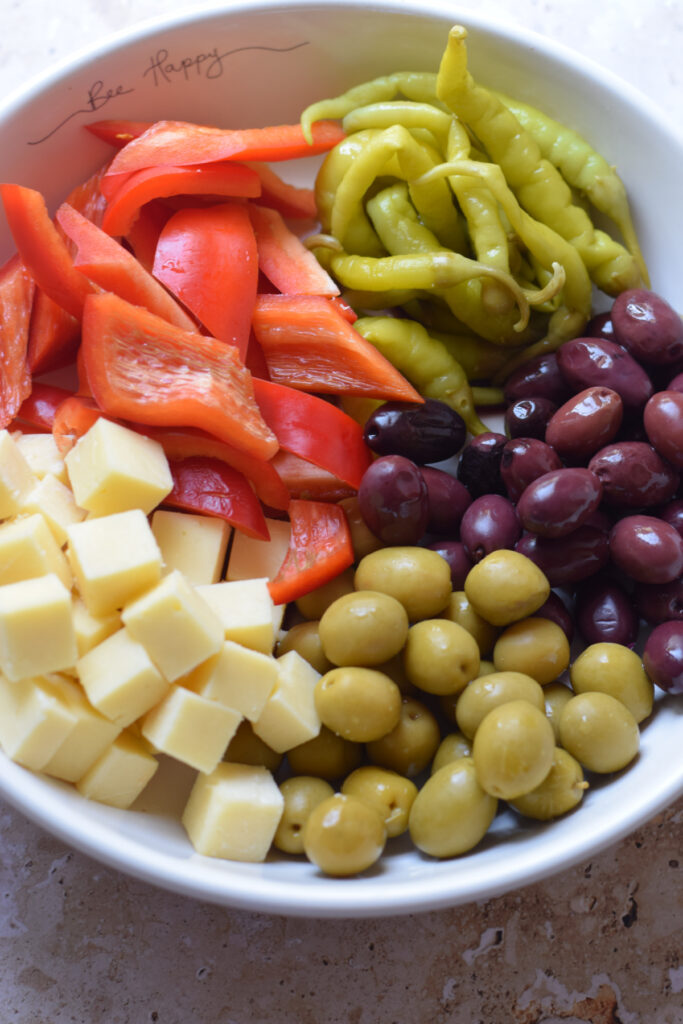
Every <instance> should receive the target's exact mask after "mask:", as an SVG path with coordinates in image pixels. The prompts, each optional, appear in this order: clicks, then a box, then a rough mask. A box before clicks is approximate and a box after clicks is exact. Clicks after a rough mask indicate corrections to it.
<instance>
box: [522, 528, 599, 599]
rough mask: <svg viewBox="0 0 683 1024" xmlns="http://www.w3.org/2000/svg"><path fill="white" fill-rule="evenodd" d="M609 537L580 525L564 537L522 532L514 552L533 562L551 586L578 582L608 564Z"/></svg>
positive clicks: (597, 530) (594, 529)
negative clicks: (539, 535)
mask: <svg viewBox="0 0 683 1024" xmlns="http://www.w3.org/2000/svg"><path fill="white" fill-rule="evenodd" d="M608 538H609V535H608V534H607V533H605V531H604V530H600V529H597V528H596V527H595V526H588V525H584V526H579V528H578V529H577V530H574V531H573V532H572V533H570V534H568V535H567V536H566V537H538V536H537V535H536V534H533V533H525V534H523V536H522V537H520V539H519V540H518V541H517V544H516V545H515V549H516V550H517V551H519V552H520V553H521V554H523V555H526V556H527V558H530V559H531V561H532V562H534V563H535V564H536V565H537V566H538V568H539V569H540V570H541V572H542V573H543V574H544V575H545V576H546V577H547V579H548V582H549V583H550V586H551V587H563V586H566V585H567V584H570V583H579V582H580V581H581V580H585V579H587V578H588V577H589V576H592V575H593V573H596V572H598V571H599V570H600V569H603V568H604V567H605V565H606V564H607V562H608V561H609V539H608Z"/></svg>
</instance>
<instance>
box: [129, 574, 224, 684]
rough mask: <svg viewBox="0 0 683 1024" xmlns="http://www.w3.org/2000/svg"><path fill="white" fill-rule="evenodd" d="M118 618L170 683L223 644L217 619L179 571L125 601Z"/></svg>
mask: <svg viewBox="0 0 683 1024" xmlns="http://www.w3.org/2000/svg"><path fill="white" fill-rule="evenodd" d="M121 619H122V621H123V623H124V625H125V626H126V628H127V629H128V632H129V633H130V635H131V636H132V637H134V638H135V639H136V640H137V641H138V642H139V643H141V644H142V645H143V647H144V648H145V650H146V651H147V653H148V654H149V656H150V658H151V659H152V661H153V662H154V664H155V665H156V666H157V668H159V669H160V671H161V672H162V673H163V674H164V675H165V676H166V678H167V679H168V680H169V682H175V680H176V679H179V678H180V676H183V675H185V674H186V673H187V672H190V671H191V670H192V669H193V668H195V667H196V666H197V665H199V663H200V662H202V661H205V660H206V659H207V658H210V657H211V655H212V654H216V652H217V651H219V650H220V647H221V644H222V643H223V628H222V626H221V623H220V622H219V620H218V618H217V617H216V615H214V613H213V611H212V610H211V608H210V607H209V606H208V605H207V603H206V601H204V600H203V599H202V598H201V597H200V596H199V594H198V593H197V591H196V590H195V588H194V587H191V586H190V584H189V583H188V582H187V580H186V579H185V577H184V576H183V574H182V573H181V572H178V570H176V571H174V572H172V573H170V574H169V575H168V576H164V577H163V578H162V579H161V580H160V581H159V583H157V584H156V586H155V587H152V589H151V590H148V591H146V593H144V594H143V595H142V596H141V597H138V598H137V600H135V601H132V602H131V603H130V604H127V605H126V606H125V608H124V609H123V612H122V613H121Z"/></svg>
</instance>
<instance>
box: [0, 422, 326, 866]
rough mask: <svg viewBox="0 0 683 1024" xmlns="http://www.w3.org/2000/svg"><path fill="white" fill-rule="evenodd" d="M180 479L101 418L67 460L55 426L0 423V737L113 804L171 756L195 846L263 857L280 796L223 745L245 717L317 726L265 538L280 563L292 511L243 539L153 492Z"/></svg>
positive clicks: (158, 456)
mask: <svg viewBox="0 0 683 1024" xmlns="http://www.w3.org/2000/svg"><path fill="white" fill-rule="evenodd" d="M172 483H173V481H172V477H171V473H170V469H169V466H168V462H167V460H166V456H165V454H164V452H163V449H162V448H161V446H160V445H159V444H158V443H157V442H156V441H153V440H151V439H149V438H147V437H144V436H143V435H140V434H137V433H135V432H133V431H131V430H128V429H127V428H125V427H123V426H120V425H119V424H116V423H112V422H110V421H108V420H105V419H100V420H98V421H97V423H96V424H95V425H94V426H93V427H92V428H91V429H90V430H89V431H88V433H87V434H86V435H85V436H84V437H82V438H81V439H80V440H79V441H78V443H77V444H76V445H75V446H74V447H73V448H72V449H71V451H70V452H68V454H67V455H66V456H65V457H64V459H63V460H62V459H61V457H60V455H59V452H58V450H57V448H56V446H55V445H54V441H53V439H52V437H51V435H47V434H43V435H38V434H27V435H21V434H15V435H11V434H10V433H8V432H7V431H6V430H5V431H1V432H0V519H2V520H3V522H2V524H1V525H0V746H1V747H2V749H3V750H4V752H5V754H6V755H7V756H8V757H10V758H12V759H13V760H15V761H17V762H18V763H19V764H21V765H23V766H25V767H27V768H30V769H32V770H34V771H37V772H43V773H45V774H47V775H50V776H53V777H56V778H58V779H62V780H65V781H66V782H69V783H73V784H74V785H75V786H76V787H77V789H78V790H79V791H80V792H81V793H82V794H83V796H84V797H88V798H90V799H94V800H98V801H101V802H104V803H107V804H111V805H113V806H115V807H119V808H126V807H130V805H131V804H133V803H134V801H135V800H136V799H137V797H138V796H139V794H140V793H141V792H142V790H143V789H144V787H145V786H146V785H147V783H148V782H149V781H150V779H151V778H152V776H153V775H154V773H155V771H156V770H157V768H158V763H159V762H158V755H159V754H164V755H168V756H170V757H172V758H176V759H178V760H179V761H181V762H184V763H185V764H187V765H189V766H191V767H192V768H193V769H195V770H196V772H197V775H196V780H195V783H194V786H193V788H192V791H191V793H190V797H189V800H188V802H187V804H186V807H185V810H184V813H183V817H182V821H183V824H184V826H185V829H186V830H187V833H188V835H189V837H190V840H191V842H192V843H193V845H194V846H195V848H196V849H197V850H198V851H199V852H200V853H203V854H206V855H209V856H215V857H225V858H229V859H235V860H248V861H258V860H263V859H264V858H265V856H266V854H267V852H268V850H269V848H270V845H271V841H272V837H273V835H274V833H275V830H276V828H277V825H278V823H279V820H280V817H281V814H282V807H283V801H282V796H281V794H280V791H279V789H278V786H277V784H276V782H275V780H274V779H273V777H272V775H271V774H270V772H269V771H268V770H267V769H266V768H264V767H253V766H249V765H244V764H237V763H231V762H230V761H228V760H225V759H224V758H225V755H226V750H227V748H228V745H229V743H230V741H231V739H232V738H233V736H234V735H235V732H236V730H237V729H238V726H239V725H240V723H242V722H243V721H244V720H246V721H247V722H248V723H250V724H251V727H252V728H253V731H254V733H255V734H256V735H257V736H258V737H259V738H260V739H261V740H262V741H263V742H265V743H266V744H267V745H268V746H269V747H271V748H272V749H273V750H274V751H276V752H277V753H280V754H281V753H284V752H285V751H287V750H289V749H291V748H292V747H294V746H297V745H298V744H300V743H303V742H305V741H306V740H309V739H312V738H313V737H314V736H316V735H317V734H318V732H319V731H320V720H319V718H318V715H317V713H316V710H315V706H314V700H313V690H314V687H315V684H316V682H317V679H318V678H319V676H318V673H317V672H316V671H315V670H314V669H313V668H312V667H311V666H310V665H309V664H308V662H307V661H305V660H304V659H303V658H301V657H300V656H299V655H298V654H297V653H296V652H293V651H292V652H289V653H287V654H285V655H283V656H281V657H275V656H274V654H273V650H274V647H275V642H276V638H277V634H278V630H279V628H280V624H281V620H282V613H283V608H282V607H275V606H274V605H273V602H272V599H271V597H270V593H269V591H268V585H267V583H268V572H267V571H264V566H265V564H266V563H265V562H263V560H262V558H261V556H260V554H259V552H260V551H264V550H268V551H269V557H270V559H271V564H273V562H272V560H273V559H275V562H276V563H277V564H279V562H280V561H281V560H282V557H283V554H284V549H285V548H286V544H287V531H288V525H287V524H285V523H278V524H273V525H274V526H276V528H277V530H276V532H277V538H276V539H274V541H273V543H272V544H270V545H269V544H268V543H267V542H263V541H250V540H249V538H246V537H245V536H244V535H242V534H239V533H237V532H235V534H234V536H233V537H231V529H230V527H229V526H228V524H227V523H225V522H224V521H222V520H219V519H212V518H208V517H203V516H196V515H191V514H188V513H182V512H175V511H169V510H165V509H160V508H158V506H159V504H160V503H161V502H162V501H163V499H164V497H165V496H166V495H167V494H168V493H169V492H170V490H171V488H172ZM229 540H232V546H231V548H230V561H229V563H228V572H227V573H226V576H225V578H221V577H222V573H223V566H224V563H225V558H226V551H227V550H228V542H229Z"/></svg>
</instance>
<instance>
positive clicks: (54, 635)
mask: <svg viewBox="0 0 683 1024" xmlns="http://www.w3.org/2000/svg"><path fill="white" fill-rule="evenodd" d="M77 658H78V650H77V648H76V635H75V632H74V625H73V615H72V610H71V595H70V593H69V591H68V590H67V589H66V587H65V586H64V584H63V583H62V582H61V580H60V579H58V577H57V576H55V575H54V573H50V574H49V575H47V576H40V577H38V578H37V579H33V580H21V582H19V583H8V584H7V585H6V586H3V587H0V669H2V671H3V672H4V673H5V675H6V676H7V678H8V679H10V680H12V681H15V680H18V679H26V678H28V677H29V676H39V675H44V674H45V673H46V672H61V671H62V669H68V668H71V667H73V666H74V665H75V664H76V660H77Z"/></svg>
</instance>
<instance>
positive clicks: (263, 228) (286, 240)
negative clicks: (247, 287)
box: [247, 203, 339, 296]
mask: <svg viewBox="0 0 683 1024" xmlns="http://www.w3.org/2000/svg"><path fill="white" fill-rule="evenodd" d="M247 209H248V210H249V217H250V218H251V224H252V227H253V229H254V235H255V236H256V246H257V249H258V262H259V268H260V270H261V271H262V272H263V273H264V274H265V275H266V277H267V278H268V280H269V281H270V282H271V283H272V284H274V285H275V287H276V288H277V289H278V291H279V292H282V294H283V295H329V296H331V295H339V288H338V287H337V285H336V283H335V282H334V281H333V280H332V278H331V277H330V275H329V274H328V273H327V271H326V270H325V269H324V268H323V267H321V266H320V264H319V263H318V261H317V259H316V258H315V256H314V255H313V253H312V252H311V251H310V249H307V248H306V246H305V245H304V244H303V242H302V241H301V239H300V238H298V236H297V235H295V234H294V232H293V231H291V230H290V229H289V228H288V227H287V225H286V223H285V221H284V218H283V216H282V214H281V213H278V211H277V210H271V209H270V208H269V207H267V206H259V205H258V204H257V203H249V205H248V207H247Z"/></svg>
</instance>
